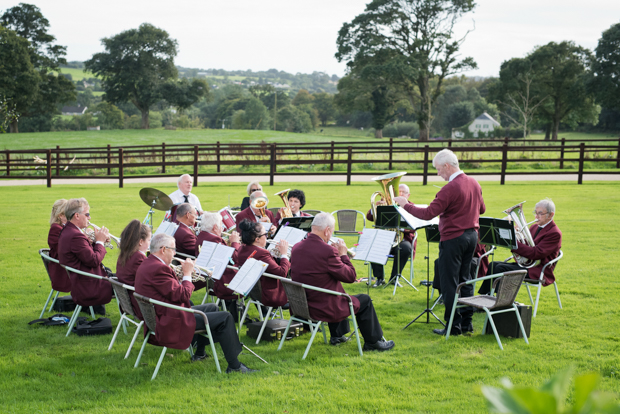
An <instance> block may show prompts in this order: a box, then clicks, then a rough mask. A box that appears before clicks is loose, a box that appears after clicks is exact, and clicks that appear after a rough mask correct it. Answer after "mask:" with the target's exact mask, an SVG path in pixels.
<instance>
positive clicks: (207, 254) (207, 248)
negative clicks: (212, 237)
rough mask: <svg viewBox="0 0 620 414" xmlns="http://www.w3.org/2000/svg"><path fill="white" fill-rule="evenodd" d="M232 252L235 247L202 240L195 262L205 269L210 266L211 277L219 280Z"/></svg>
mask: <svg viewBox="0 0 620 414" xmlns="http://www.w3.org/2000/svg"><path fill="white" fill-rule="evenodd" d="M234 252H235V249H234V248H232V247H228V246H224V245H223V244H219V243H214V242H210V241H206V240H205V241H203V242H202V246H201V248H200V254H199V255H198V257H197V258H196V264H197V265H198V266H200V267H205V268H207V269H211V268H212V269H213V275H212V276H211V278H212V279H215V280H220V279H221V278H222V275H223V274H224V271H225V270H226V266H227V265H228V263H229V259H230V258H231V257H232V255H233V253H234Z"/></svg>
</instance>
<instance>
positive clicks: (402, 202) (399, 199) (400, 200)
mask: <svg viewBox="0 0 620 414" xmlns="http://www.w3.org/2000/svg"><path fill="white" fill-rule="evenodd" d="M394 202H395V203H396V204H398V205H399V206H401V207H402V206H404V205H405V204H408V203H409V201H408V200H407V199H406V198H405V197H401V196H398V197H394Z"/></svg>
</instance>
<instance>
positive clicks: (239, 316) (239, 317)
mask: <svg viewBox="0 0 620 414" xmlns="http://www.w3.org/2000/svg"><path fill="white" fill-rule="evenodd" d="M237 298H238V299H237V320H238V321H239V330H238V331H237V334H238V335H239V343H240V344H241V346H242V347H243V348H245V349H246V350H247V351H248V352H249V353H251V354H252V355H254V356H255V357H256V358H258V359H260V360H261V361H263V362H264V363H265V364H269V362H267V361H265V360H264V359H263V358H261V357H260V355H258V354H257V353H256V352H254V351H252V350H251V349H250V348H249V347H247V346H246V345H245V344H244V343H243V342H241V326H242V325H241V312H240V311H239V301H240V300H241V295H238V296H237ZM242 303H245V301H242ZM245 315H246V313H245V312H243V316H244V317H245Z"/></svg>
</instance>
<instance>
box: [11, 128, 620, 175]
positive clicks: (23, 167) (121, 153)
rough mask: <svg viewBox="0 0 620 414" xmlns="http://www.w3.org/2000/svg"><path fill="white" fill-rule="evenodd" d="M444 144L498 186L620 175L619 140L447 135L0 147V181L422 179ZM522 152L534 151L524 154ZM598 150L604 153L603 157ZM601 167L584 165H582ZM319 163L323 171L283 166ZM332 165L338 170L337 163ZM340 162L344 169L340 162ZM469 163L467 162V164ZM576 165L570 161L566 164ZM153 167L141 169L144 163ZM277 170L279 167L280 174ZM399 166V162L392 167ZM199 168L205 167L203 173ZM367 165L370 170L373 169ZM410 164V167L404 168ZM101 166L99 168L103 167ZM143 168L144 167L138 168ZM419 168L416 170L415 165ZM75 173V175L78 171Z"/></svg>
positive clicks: (479, 173) (476, 172) (470, 170)
mask: <svg viewBox="0 0 620 414" xmlns="http://www.w3.org/2000/svg"><path fill="white" fill-rule="evenodd" d="M443 148H450V149H452V151H454V152H455V153H457V156H459V160H460V161H461V163H463V166H464V167H465V168H464V169H466V170H467V173H468V174H469V175H496V174H499V175H500V182H501V184H504V183H505V178H506V176H509V175H513V174H532V175H533V174H536V175H545V174H575V173H576V174H577V176H578V178H577V182H578V183H579V184H581V183H582V181H583V175H585V174H600V173H604V174H619V173H620V171H619V170H620V139H592V140H567V139H564V138H563V139H561V140H558V141H544V140H508V139H504V140H454V141H453V140H448V141H438V142H433V141H430V142H418V141H410V142H403V141H394V140H393V139H390V140H389V141H382V142H368V143H367V142H359V141H352V142H342V141H340V142H334V141H331V142H314V143H265V142H261V143H249V144H230V143H220V142H217V143H215V144H166V143H162V144H161V145H143V146H138V145H127V146H123V147H118V146H110V145H108V146H106V147H91V148H87V147H82V148H60V147H59V146H56V148H53V149H30V150H4V151H1V152H0V179H1V178H20V179H22V178H23V179H34V178H36V179H40V178H41V177H42V173H43V172H44V174H45V177H46V178H47V186H48V187H51V185H52V180H53V179H54V180H56V179H75V178H83V177H84V175H77V174H79V172H80V170H91V171H92V173H91V174H89V175H88V177H89V178H108V179H109V178H113V179H118V181H119V187H122V186H123V180H124V178H126V177H131V178H148V177H172V176H177V175H178V173H171V172H168V173H167V170H168V171H169V170H170V168H173V167H184V168H185V169H186V170H188V169H191V171H192V174H191V175H192V176H193V178H194V186H197V185H198V178H199V177H210V176H217V175H223V176H235V175H265V174H268V175H269V177H270V178H269V181H270V185H273V183H274V177H275V176H277V175H283V174H286V175H322V174H339V175H346V178H347V185H350V184H351V176H353V175H360V174H368V172H355V171H353V166H354V165H356V164H372V166H373V167H374V166H375V165H376V164H378V165H385V166H387V169H388V170H392V169H393V168H394V166H395V165H397V164H408V165H409V166H412V167H416V168H415V170H414V169H410V170H409V171H408V174H410V175H414V176H422V182H423V184H424V185H426V184H427V179H428V175H429V163H431V160H432V155H433V154H435V153H436V152H438V151H440V150H441V149H443ZM526 152H527V153H528V154H531V156H526V155H525V154H526ZM601 154H602V156H601ZM586 162H587V163H589V164H590V165H597V163H598V165H602V167H598V168H597V167H590V168H588V169H587V170H586V169H585V163H586ZM527 163H557V168H555V169H553V170H536V171H527V172H514V171H508V170H509V169H510V168H511V167H513V168H514V167H516V166H517V164H518V165H524V164H527ZM568 163H573V164H575V163H576V171H575V170H573V171H565V167H566V166H567V165H568ZM484 164H497V165H498V169H496V170H493V171H476V170H475V169H477V168H480V166H482V165H484ZM230 166H234V167H240V166H241V167H259V168H258V169H259V170H260V171H254V172H232V171H230V169H229V170H228V171H224V172H223V171H222V168H223V167H230ZM300 166H314V167H316V166H322V167H321V169H322V171H323V172H314V171H304V172H299V171H282V169H286V168H287V167H289V168H290V167H300ZM335 166H336V170H335V169H334V168H335ZM339 167H343V168H339ZM468 167H472V168H468ZM571 167H572V168H574V167H575V166H574V165H571ZM148 168H151V169H153V171H150V172H147V173H144V171H143V170H144V169H148ZM278 168H280V172H278ZM396 168H399V169H400V168H402V166H399V167H396ZM201 169H202V171H201ZM371 169H372V168H371ZM408 169H409V168H408ZM100 170H102V171H104V173H101V172H100ZM136 170H141V171H136ZM155 170H157V171H155ZM420 170H421V171H420ZM76 173H77V174H76Z"/></svg>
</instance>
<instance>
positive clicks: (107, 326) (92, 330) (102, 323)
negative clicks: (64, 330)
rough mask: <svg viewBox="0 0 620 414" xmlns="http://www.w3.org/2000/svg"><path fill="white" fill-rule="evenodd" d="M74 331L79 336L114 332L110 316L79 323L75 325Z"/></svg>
mask: <svg viewBox="0 0 620 414" xmlns="http://www.w3.org/2000/svg"><path fill="white" fill-rule="evenodd" d="M73 333H76V334H78V336H85V335H106V334H110V333H112V321H111V320H110V318H97V319H95V320H94V321H89V322H82V323H80V322H79V321H78V323H77V324H76V325H75V326H74V327H73Z"/></svg>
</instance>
